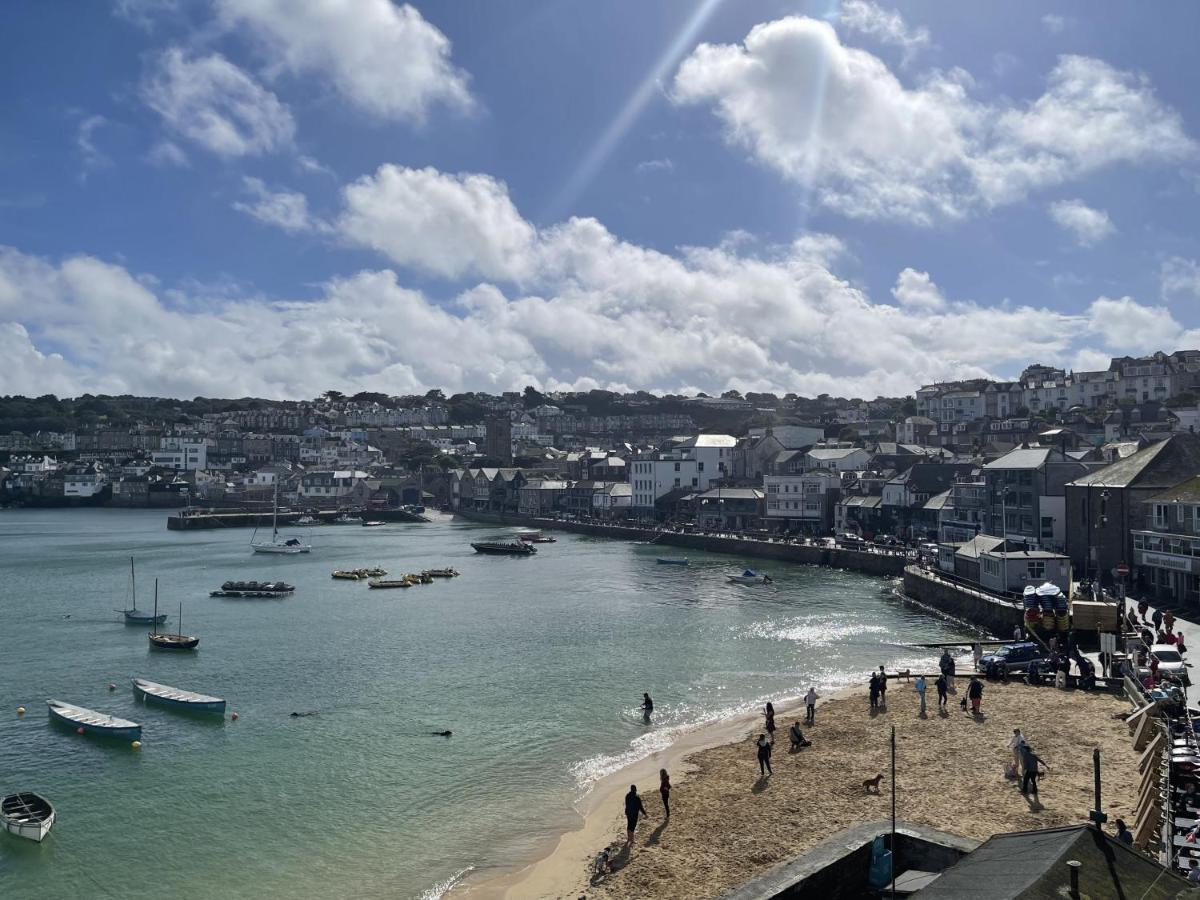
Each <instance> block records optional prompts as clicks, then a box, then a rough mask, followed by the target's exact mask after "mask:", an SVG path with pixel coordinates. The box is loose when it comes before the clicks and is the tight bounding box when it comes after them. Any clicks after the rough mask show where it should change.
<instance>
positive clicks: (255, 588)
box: [208, 581, 296, 597]
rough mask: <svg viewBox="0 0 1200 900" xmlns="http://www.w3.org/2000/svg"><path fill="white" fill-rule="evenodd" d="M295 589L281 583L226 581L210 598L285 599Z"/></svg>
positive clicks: (210, 593)
mask: <svg viewBox="0 0 1200 900" xmlns="http://www.w3.org/2000/svg"><path fill="white" fill-rule="evenodd" d="M295 590H296V589H295V588H294V587H293V586H292V585H290V584H288V583H286V582H283V581H226V582H225V583H224V584H222V585H221V589H220V590H217V591H209V593H208V596H210V597H286V596H287V595H288V594H290V593H292V592H293V591H295Z"/></svg>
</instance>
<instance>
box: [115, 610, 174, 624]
mask: <svg viewBox="0 0 1200 900" xmlns="http://www.w3.org/2000/svg"><path fill="white" fill-rule="evenodd" d="M166 621H167V614H166V613H160V614H159V615H157V616H156V615H154V614H153V613H136V614H130V613H128V612H127V613H125V624H126V625H162V624H163V623H164V622H166Z"/></svg>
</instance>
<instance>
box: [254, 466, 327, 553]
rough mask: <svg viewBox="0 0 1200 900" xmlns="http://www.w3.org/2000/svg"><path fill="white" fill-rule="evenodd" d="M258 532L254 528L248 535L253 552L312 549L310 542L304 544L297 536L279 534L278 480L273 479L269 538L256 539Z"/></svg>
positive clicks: (296, 551)
mask: <svg viewBox="0 0 1200 900" xmlns="http://www.w3.org/2000/svg"><path fill="white" fill-rule="evenodd" d="M257 534H258V529H257V528H255V529H254V534H253V535H251V536H250V549H252V550H253V551H254V552H255V553H289V554H290V553H308V552H310V551H311V550H312V544H306V543H304V542H303V541H301V540H300V539H299V538H288V539H287V540H284V539H283V538H281V537H280V536H279V480H278V478H277V479H276V480H275V503H274V506H273V508H272V511H271V540H269V541H256V540H254V537H255V535H257Z"/></svg>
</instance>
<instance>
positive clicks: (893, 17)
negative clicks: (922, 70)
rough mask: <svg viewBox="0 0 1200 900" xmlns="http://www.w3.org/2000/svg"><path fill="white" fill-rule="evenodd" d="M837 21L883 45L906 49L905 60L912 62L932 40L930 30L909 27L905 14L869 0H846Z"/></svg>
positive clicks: (922, 27)
mask: <svg viewBox="0 0 1200 900" xmlns="http://www.w3.org/2000/svg"><path fill="white" fill-rule="evenodd" d="M838 21H839V22H840V23H841V25H842V26H843V27H844V28H846V29H847V30H849V31H855V32H858V33H859V34H864V35H867V36H868V37H872V38H874V39H875V40H877V41H879V43H881V44H891V45H893V46H896V47H899V48H900V49H901V50H903V51H904V61H905V62H908V61H910V60H911V59H912V58H913V57H914V56H915V55H916V54H917V53H918V52H919V51H921V50H924V49H926V48H927V47H928V46H929V43H930V37H929V29H928V28H925V27H924V26H921V27H920V28H912V29H910V28H909V27H908V24H907V23H906V22H905V21H904V17H903V16H901V15H900V13H898V12H896V11H895V10H888V9H883V8H882V7H880V6H877V5H876V4H874V3H871V2H870V0H846V2H845V3H843V4H842V8H841V11H840V12H839V14H838Z"/></svg>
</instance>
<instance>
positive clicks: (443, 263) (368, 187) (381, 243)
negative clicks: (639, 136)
mask: <svg viewBox="0 0 1200 900" xmlns="http://www.w3.org/2000/svg"><path fill="white" fill-rule="evenodd" d="M342 194H343V200H344V202H345V211H344V212H343V213H342V216H341V217H340V219H339V220H338V222H337V229H338V231H339V233H340V234H341V235H342V236H343V237H344V238H345V239H346V240H347V241H350V242H352V243H355V244H360V245H362V246H365V247H371V248H373V249H375V250H378V251H379V252H381V253H383V254H384V255H385V256H386V257H388V258H389V259H391V260H392V261H394V262H397V263H400V264H401V265H405V266H412V267H413V268H416V269H421V270H423V271H425V272H431V273H433V274H435V275H440V276H443V277H447V278H456V277H459V276H464V275H482V276H485V277H488V278H497V279H502V280H519V279H522V278H524V277H525V276H527V275H528V274H529V272H530V271H531V267H532V262H533V261H532V259H531V254H532V253H533V251H534V246H535V241H536V237H537V235H536V231H535V229H534V227H533V226H532V225H530V224H529V223H528V222H526V221H525V220H524V219H523V218H522V217H521V214H520V213H519V212H517V209H516V207H515V206H514V205H513V203H512V201H511V200H510V199H509V197H508V189H507V188H506V187H505V186H504V183H503V182H500V181H497V180H495V179H494V178H491V177H490V176H488V175H478V174H465V175H448V174H445V173H443V172H439V171H437V170H436V169H431V168H426V169H408V168H405V167H403V166H395V165H383V166H380V167H379V170H378V171H377V172H376V173H375V174H374V175H366V176H364V177H362V178H360V179H358V181H356V182H354V183H353V184H350V185H347V186H346V188H345V189H344V190H343V192H342Z"/></svg>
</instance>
